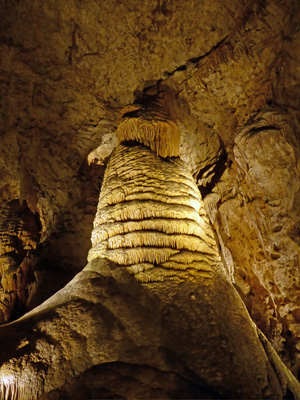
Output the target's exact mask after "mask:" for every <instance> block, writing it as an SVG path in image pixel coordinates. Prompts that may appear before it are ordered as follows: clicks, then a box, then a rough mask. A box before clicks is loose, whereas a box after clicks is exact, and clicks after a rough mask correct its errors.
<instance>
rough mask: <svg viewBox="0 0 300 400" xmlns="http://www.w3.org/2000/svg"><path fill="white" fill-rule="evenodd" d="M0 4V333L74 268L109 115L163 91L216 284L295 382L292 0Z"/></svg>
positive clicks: (94, 194)
mask: <svg viewBox="0 0 300 400" xmlns="http://www.w3.org/2000/svg"><path fill="white" fill-rule="evenodd" d="M0 7H1V15H2V18H1V38H0V39H1V40H0V41H1V44H0V45H1V50H0V52H1V57H0V69H1V71H0V74H1V110H2V113H1V123H0V134H1V139H2V140H1V143H0V146H1V159H0V163H1V170H0V174H1V175H0V176H1V187H0V201H1V206H2V211H1V220H2V221H3V222H2V223H1V235H0V240H1V257H2V264H1V284H2V287H1V296H2V297H1V298H0V300H1V302H2V303H0V309H1V310H2V314H3V318H2V322H7V321H8V320H9V319H10V318H16V316H17V315H18V314H17V313H20V312H21V313H23V312H24V311H25V309H26V308H27V309H29V308H32V307H34V306H35V305H37V304H39V303H40V302H41V301H43V300H44V299H45V298H47V297H49V296H50V295H51V294H52V293H55V292H56V291H57V290H58V289H60V288H61V287H63V286H64V285H65V284H66V283H67V282H68V281H69V280H70V279H71V278H72V277H73V276H74V275H75V274H76V273H77V272H78V271H80V270H81V269H82V268H83V267H84V266H85V264H86V257H87V253H88V250H89V248H90V247H91V244H90V235H91V231H92V221H93V218H94V215H95V212H96V206H97V202H98V195H99V190H100V187H101V182H102V179H103V174H104V170H105V166H106V164H107V160H108V157H109V155H110V153H111V151H112V150H113V148H114V147H115V146H116V143H117V140H116V135H115V131H116V127H117V124H118V118H119V116H120V111H121V109H122V108H123V107H125V106H126V105H128V104H130V103H132V102H133V101H134V100H135V99H136V98H138V97H139V96H142V95H145V94H147V93H148V92H150V93H151V94H153V93H155V92H157V93H159V92H161V91H163V92H167V93H168V94H169V95H170V98H171V99H172V100H171V113H172V117H173V119H174V121H175V122H176V124H177V125H178V127H179V129H180V132H181V144H180V156H181V158H182V159H183V160H184V161H185V162H186V164H187V165H188V166H189V168H190V172H191V173H192V174H193V176H194V178H195V180H196V182H197V184H198V186H199V189H200V192H201V193H202V196H203V199H204V203H205V206H206V210H207V213H208V215H209V217H210V221H211V224H212V227H213V228H214V230H215V233H216V237H217V239H218V242H219V246H220V251H221V254H222V256H223V259H224V263H225V266H226V268H227V273H228V276H229V277H230V279H231V281H232V282H233V283H234V284H235V285H236V287H237V290H238V292H239V293H240V295H241V297H242V299H243V301H244V303H245V304H246V306H247V308H248V310H249V312H250V314H251V316H252V318H253V320H254V321H255V322H256V323H257V325H258V326H259V327H260V328H261V329H262V331H263V332H264V333H265V334H266V336H267V337H268V338H269V339H270V340H271V342H272V344H273V345H274V347H275V348H276V350H277V351H278V352H279V353H280V355H281V356H282V358H283V359H284V361H285V362H286V363H287V365H288V366H289V367H291V369H292V370H293V372H294V373H295V374H296V375H297V373H298V371H299V365H300V362H299V352H300V347H299V346H300V345H299V340H300V328H299V322H300V310H299V292H300V282H299V279H300V277H299V259H300V258H299V243H300V236H299V235H300V229H299V207H300V198H299V186H300V178H299V151H300V143H299V117H300V114H299V101H300V100H299V99H300V97H299V93H300V91H299V82H300V68H299V65H300V64H299V62H300V60H299V58H300V52H299V49H300V33H299V30H300V26H299V24H300V23H299V21H300V9H299V1H293V0H286V1H261V0H257V1H246V0H244V1H242V2H241V1H237V0H236V1H230V2H226V1H223V2H217V1H216V2H214V1H205V0H201V1H197V2H190V1H187V0H186V1H174V2H168V1H160V0H149V1H146V2H135V1H127V2H123V1H117V0H116V1H101V2H96V1H92V0H89V1H86V2H80V1H71V0H67V1H64V2H59V1H55V0H53V1H49V2H45V3H44V2H40V1H25V0H24V1H21V2H18V1H3V2H2V3H1V6H0ZM17 204H19V205H17ZM12 205H13V206H14V207H12ZM8 210H9V211H8ZM22 213H23V214H22ZM24 213H25V214H26V215H28V218H29V219H32V221H34V222H32V223H31V224H29V225H30V227H29V228H28V224H27V225H26V221H25V219H24V218H25V217H24V215H25V214H24ZM26 218H27V217H26ZM12 221H14V222H12ZM17 226H18V227H17ZM37 231H38V232H37ZM12 237H15V238H16V237H18V240H17V239H16V240H15V239H12ZM24 237H26V238H25V239H24ZM8 241H9V245H8V244H7V243H8ZM7 246H8V247H9V248H8V247H7ZM8 253H9V255H8ZM20 254H21V255H22V256H20ZM4 259H5V260H4ZM25 264H26V265H29V264H30V267H26V268H25V269H24V265H25ZM21 270H22V271H23V272H22V273H23V275H24V276H25V275H26V278H24V277H23V278H22V279H21V278H18V279H19V280H18V279H17V283H16V282H15V281H16V279H15V278H14V273H15V272H16V271H21ZM11 271H14V272H11ZM7 276H9V279H8V278H7ZM20 290H21V291H22V293H23V294H22V296H21V297H20V296H19V295H18V293H20ZM5 292H9V296H10V297H9V300H6V298H8V297H7V294H5ZM3 293H4V294H3ZM17 299H18V300H17ZM3 303H5V304H6V305H4V304H3ZM7 306H8V307H9V308H8V307H7ZM11 310H14V312H12V311H11ZM2 314H1V315H2Z"/></svg>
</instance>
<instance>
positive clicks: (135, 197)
mask: <svg viewBox="0 0 300 400" xmlns="http://www.w3.org/2000/svg"><path fill="white" fill-rule="evenodd" d="M137 113H138V115H139V117H138V118H137ZM145 114H146V117H145ZM145 114H143V113H142V110H141V109H140V108H139V109H138V111H133V113H132V114H131V113H128V109H127V110H126V112H125V115H124V116H123V118H122V119H121V123H120V125H119V127H118V135H119V138H120V139H123V143H122V144H120V145H119V146H117V148H116V149H115V151H114V152H113V154H112V155H111V158H110V161H109V163H108V166H107V169H106V173H105V176H104V180H103V184H102V189H101V194H100V199H99V203H98V209H97V214H96V217H95V220H94V230H93V232H92V249H91V250H90V252H89V257H88V259H89V261H91V260H93V259H95V258H98V257H100V258H107V259H109V260H111V261H113V262H114V263H116V264H118V265H122V266H125V267H126V268H127V269H128V271H129V272H130V273H132V274H134V275H135V277H136V279H137V280H139V281H141V282H155V281H162V280H165V279H166V278H167V277H168V278H172V279H177V280H181V279H185V278H187V277H189V278H193V277H197V279H203V280H204V281H206V282H209V281H210V279H211V278H212V276H213V274H214V271H215V270H216V268H219V267H220V266H221V260H220V257H219V253H218V249H217V245H216V242H215V238H214V234H213V232H212V230H211V228H210V225H209V221H208V218H207V216H206V213H205V210H204V206H203V202H202V199H201V195H200V193H199V190H198V188H197V186H196V184H195V182H194V179H193V177H192V175H191V174H190V172H189V171H188V169H187V167H186V166H185V164H184V163H183V161H181V160H180V159H179V157H175V156H177V155H178V154H179V137H177V136H176V135H177V130H178V128H177V127H176V125H175V124H174V123H169V122H168V123H169V125H170V124H173V125H174V126H175V127H176V129H174V130H173V133H174V134H173V135H169V136H168V134H166V130H165V120H166V119H164V121H163V122H162V121H161V119H162V118H159V117H158V115H159V116H161V115H163V113H162V112H158V111H157V107H156V108H154V112H153V111H149V107H148V108H147V109H146V112H145ZM154 121H155V122H154ZM141 126H142V129H141ZM153 127H155V135H153V132H154V131H153V129H154V128H153ZM137 142H141V143H143V144H145V145H147V146H144V145H140V144H138V143H137ZM148 146H149V147H150V148H149V147H148ZM151 149H152V150H151ZM156 153H157V154H156ZM166 155H168V157H166Z"/></svg>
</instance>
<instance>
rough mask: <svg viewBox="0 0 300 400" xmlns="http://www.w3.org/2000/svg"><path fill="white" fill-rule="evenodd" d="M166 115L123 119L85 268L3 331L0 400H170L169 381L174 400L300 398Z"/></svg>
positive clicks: (139, 112)
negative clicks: (222, 247) (247, 299)
mask: <svg viewBox="0 0 300 400" xmlns="http://www.w3.org/2000/svg"><path fill="white" fill-rule="evenodd" d="M167 115H168V113H167V112H165V111H161V110H160V109H159V103H156V102H153V101H152V102H151V104H150V105H147V104H146V103H145V104H144V110H143V108H142V107H141V105H139V106H138V107H135V106H134V107H133V108H130V109H129V110H127V112H126V113H125V115H124V116H123V118H122V120H121V122H120V125H119V127H118V135H119V138H120V139H121V141H122V143H121V144H119V145H118V146H117V147H116V149H115V150H114V152H113V154H112V155H111V157H110V160H109V163H108V166H107V169H106V173H105V176H104V180H103V184H102V190H101V193H100V198H99V203H98V208H97V213H96V216H95V220H94V229H93V232H92V237H91V239H92V248H91V250H90V252H89V256H88V259H89V263H88V265H87V266H86V267H85V268H84V269H83V271H82V272H80V273H79V274H77V275H76V276H75V278H74V279H73V280H72V281H71V282H69V283H68V284H67V285H66V286H65V287H64V288H63V289H62V290H60V291H59V292H57V293H56V294H55V295H54V296H52V297H51V298H50V299H48V300H47V301H46V302H45V303H43V304H42V305H40V306H39V307H38V308H36V309H34V310H32V311H31V312H29V313H27V314H26V315H25V316H24V317H23V318H21V319H20V320H18V321H16V322H15V323H13V324H10V325H7V326H4V327H2V329H0V340H1V341H3V340H4V339H5V338H10V343H9V346H10V347H8V349H7V348H6V347H5V346H4V347H3V352H1V353H0V390H1V393H0V400H8V399H13V400H37V399H41V400H48V399H49V400H50V399H51V400H60V399H61V398H66V399H71V398H72V400H73V399H80V398H129V399H130V398H140V397H142V398H144V397H145V396H146V394H147V393H149V392H148V389H149V390H150V389H151V390H150V391H151V396H150V398H158V397H159V398H170V397H171V395H170V392H169V391H168V384H169V382H168V381H167V380H166V379H165V376H166V374H169V375H168V376H169V379H171V386H172V388H173V389H172V390H174V391H173V392H172V393H173V394H174V395H175V397H176V398H178V396H180V394H181V393H183V396H180V397H182V398H212V399H219V398H241V399H245V398H247V399H257V398H264V399H278V400H282V399H283V398H284V396H285V393H286V390H287V388H289V390H290V391H291V392H292V393H293V394H294V396H295V399H300V395H299V394H298V393H300V389H299V383H298V382H297V381H296V379H295V378H294V377H293V375H292V374H291V373H290V372H289V371H288V370H287V368H285V367H284V366H283V364H282V362H281V360H280V359H279V357H278V356H277V355H276V354H274V353H273V349H272V346H271V345H270V344H269V342H268V341H267V339H266V338H264V337H262V335H261V334H260V333H259V332H258V331H257V328H256V326H255V325H254V323H253V322H252V320H251V319H250V317H249V314H248V313H247V311H246V308H245V306H244V304H243V302H242V300H241V298H240V297H239V295H238V293H237V292H236V290H235V289H234V287H233V285H232V284H231V282H229V281H228V279H227V275H226V273H225V270H224V266H223V263H222V260H221V257H220V255H219V249H218V244H217V242H216V240H215V238H214V233H213V231H212V229H211V227H210V224H209V221H208V218H207V216H206V213H205V210H204V207H203V201H202V199H201V196H200V193H199V191H198V188H197V186H196V184H195V182H194V180H193V178H192V176H191V175H190V173H189V171H188V169H187V168H186V166H185V164H184V163H183V162H182V161H181V160H180V158H179V157H178V155H179V130H178V128H177V127H176V125H175V124H174V122H172V121H171V119H170V118H169V116H167ZM122 370H124V371H125V373H124V375H122V376H121V377H120V371H122ZM145 370H146V371H149V370H151V371H152V372H153V371H154V372H153V373H154V375H152V376H151V375H146V376H145V375H144V373H143V371H145ZM170 374H172V376H171V378H170ZM136 378H138V379H136ZM118 379H120V380H118ZM157 381H159V382H160V384H159V387H160V388H162V389H163V390H162V392H159V393H158V392H157V391H156V386H155V385H156V382H157ZM182 381H184V382H185V385H186V387H187V390H186V391H183V392H180V389H178V388H180V387H181V385H182ZM118 382H121V386H122V387H119V384H118ZM123 384H124V385H125V389H124V386H123ZM90 386H91V387H90ZM137 386H139V387H138V389H137ZM174 387H175V389H174ZM152 389H153V390H152ZM121 393H122V395H121ZM124 393H125V394H124ZM130 393H133V395H130ZM157 393H158V394H157ZM161 393H162V395H161ZM191 393H192V395H191V396H190V394H191ZM95 394H96V395H95Z"/></svg>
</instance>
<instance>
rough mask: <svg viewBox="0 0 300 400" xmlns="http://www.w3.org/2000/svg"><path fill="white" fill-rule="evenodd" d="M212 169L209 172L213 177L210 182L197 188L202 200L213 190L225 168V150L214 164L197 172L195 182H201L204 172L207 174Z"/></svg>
mask: <svg viewBox="0 0 300 400" xmlns="http://www.w3.org/2000/svg"><path fill="white" fill-rule="evenodd" d="M212 167H213V169H212V171H211V174H212V175H213V176H212V178H211V181H210V182H209V183H207V185H205V186H204V185H199V186H198V188H199V191H200V193H201V196H202V199H204V198H205V196H207V195H208V194H209V193H211V192H212V190H213V188H214V187H215V185H216V184H217V183H218V182H219V181H220V179H221V177H222V175H223V173H224V171H225V170H226V168H227V153H226V151H225V150H224V151H223V152H222V154H221V156H220V157H219V158H218V160H217V161H216V163H215V164H208V165H206V166H205V167H204V168H202V169H201V170H200V171H199V173H198V175H197V178H196V181H197V182H198V181H199V180H201V179H202V177H203V175H204V174H205V172H207V171H208V170H209V169H210V168H212Z"/></svg>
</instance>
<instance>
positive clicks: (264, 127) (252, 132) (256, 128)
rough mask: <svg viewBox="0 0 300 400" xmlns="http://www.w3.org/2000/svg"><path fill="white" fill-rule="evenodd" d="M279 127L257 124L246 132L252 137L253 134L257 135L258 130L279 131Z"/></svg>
mask: <svg viewBox="0 0 300 400" xmlns="http://www.w3.org/2000/svg"><path fill="white" fill-rule="evenodd" d="M279 130H280V128H278V127H277V126H273V125H265V126H258V127H255V128H252V129H250V131H249V132H248V133H247V136H248V137H253V136H255V135H257V134H258V133H260V132H264V131H279Z"/></svg>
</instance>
